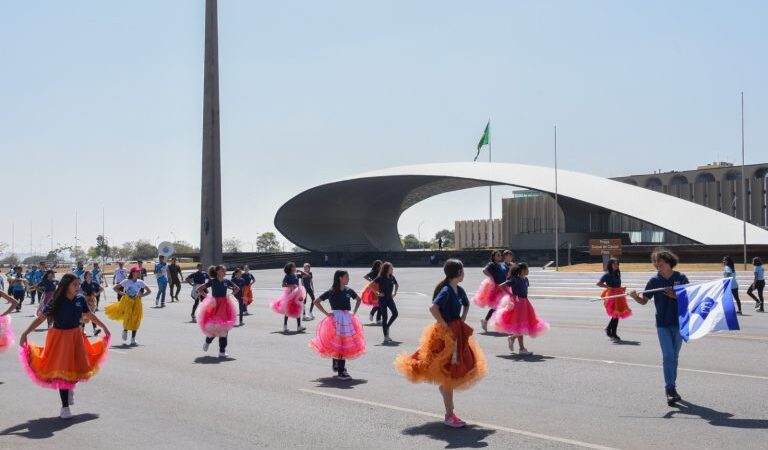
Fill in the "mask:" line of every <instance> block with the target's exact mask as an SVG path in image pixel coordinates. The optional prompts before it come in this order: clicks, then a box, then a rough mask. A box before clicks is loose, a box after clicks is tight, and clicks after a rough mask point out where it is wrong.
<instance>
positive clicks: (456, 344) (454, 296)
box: [395, 259, 488, 428]
mask: <svg viewBox="0 0 768 450" xmlns="http://www.w3.org/2000/svg"><path fill="white" fill-rule="evenodd" d="M443 271H444V272H445V279H444V280H443V281H441V282H440V284H438V285H437V287H436V288H435V291H434V296H433V300H432V306H431V307H430V308H429V312H430V314H432V317H434V318H435V320H436V322H435V323H433V324H430V325H429V326H427V328H426V329H425V330H424V333H423V334H422V336H421V346H420V347H419V349H418V350H417V351H416V352H415V353H414V354H412V355H408V354H406V353H403V354H401V355H400V356H398V357H397V359H396V360H395V367H397V369H398V370H400V372H402V373H403V375H405V377H406V378H407V379H408V380H409V381H411V382H413V383H433V384H437V385H438V386H439V389H440V394H441V395H442V397H443V404H444V405H445V420H444V422H443V423H444V424H445V425H447V426H449V427H453V428H459V427H463V426H465V425H466V423H465V422H464V421H463V420H461V419H459V418H458V417H457V416H456V414H455V413H454V403H453V391H454V390H456V389H467V388H469V387H471V386H472V385H473V384H475V383H476V382H478V381H479V380H480V379H482V378H483V377H484V376H485V374H486V373H487V372H488V366H487V365H486V362H485V356H484V355H483V351H482V350H481V349H480V347H479V346H478V345H477V342H475V338H473V337H472V333H473V330H472V328H471V327H470V326H469V325H467V324H466V319H467V313H468V312H469V299H468V298H467V294H466V292H464V289H463V288H462V287H461V286H459V283H461V282H462V281H463V280H464V265H463V264H462V263H461V261H459V260H458V259H449V260H448V261H446V262H445V266H444V267H443Z"/></svg>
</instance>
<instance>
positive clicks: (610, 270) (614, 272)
mask: <svg viewBox="0 0 768 450" xmlns="http://www.w3.org/2000/svg"><path fill="white" fill-rule="evenodd" d="M614 264H616V270H614V269H613V265H614ZM618 266H619V260H618V259H616V258H610V259H609V260H608V265H607V266H605V270H606V271H607V272H608V273H609V274H610V275H616V276H617V277H620V276H621V270H619V267H618Z"/></svg>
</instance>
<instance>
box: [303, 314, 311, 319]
mask: <svg viewBox="0 0 768 450" xmlns="http://www.w3.org/2000/svg"><path fill="white" fill-rule="evenodd" d="M301 320H312V319H310V318H309V316H308V315H306V314H304V316H303V317H302V318H301Z"/></svg>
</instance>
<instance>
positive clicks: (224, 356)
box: [219, 352, 229, 358]
mask: <svg viewBox="0 0 768 450" xmlns="http://www.w3.org/2000/svg"><path fill="white" fill-rule="evenodd" d="M219 358H229V355H227V354H226V353H224V352H219Z"/></svg>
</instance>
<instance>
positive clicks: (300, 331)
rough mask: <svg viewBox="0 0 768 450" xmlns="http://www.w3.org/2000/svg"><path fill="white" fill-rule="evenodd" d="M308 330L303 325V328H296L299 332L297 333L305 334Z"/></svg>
mask: <svg viewBox="0 0 768 450" xmlns="http://www.w3.org/2000/svg"><path fill="white" fill-rule="evenodd" d="M306 329H307V327H305V326H304V325H302V326H300V327H298V328H296V332H297V333H302V332H304V331H305V330H306Z"/></svg>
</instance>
